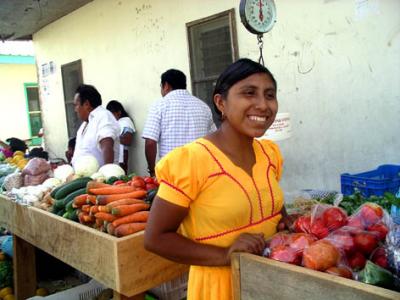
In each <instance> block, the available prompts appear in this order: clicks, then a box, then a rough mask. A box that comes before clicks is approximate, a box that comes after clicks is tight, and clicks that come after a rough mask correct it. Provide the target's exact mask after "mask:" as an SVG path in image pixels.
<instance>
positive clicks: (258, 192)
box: [251, 177, 264, 219]
mask: <svg viewBox="0 0 400 300" xmlns="http://www.w3.org/2000/svg"><path fill="white" fill-rule="evenodd" d="M251 180H252V181H253V184H254V187H255V188H256V191H257V195H258V203H259V205H260V212H261V219H264V212H263V209H262V200H261V193H260V191H259V190H258V187H257V185H256V182H255V181H254V178H253V177H251Z"/></svg>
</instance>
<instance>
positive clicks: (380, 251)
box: [371, 247, 389, 269]
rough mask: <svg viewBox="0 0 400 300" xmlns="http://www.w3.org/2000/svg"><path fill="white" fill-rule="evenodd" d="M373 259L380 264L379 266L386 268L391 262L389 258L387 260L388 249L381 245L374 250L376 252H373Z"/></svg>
mask: <svg viewBox="0 0 400 300" xmlns="http://www.w3.org/2000/svg"><path fill="white" fill-rule="evenodd" d="M371 261H372V262H373V263H374V264H376V265H378V266H380V267H382V268H384V269H388V268H389V263H388V260H387V256H386V251H385V249H384V248H382V247H379V248H377V249H376V250H375V251H374V253H373V254H372V257H371Z"/></svg>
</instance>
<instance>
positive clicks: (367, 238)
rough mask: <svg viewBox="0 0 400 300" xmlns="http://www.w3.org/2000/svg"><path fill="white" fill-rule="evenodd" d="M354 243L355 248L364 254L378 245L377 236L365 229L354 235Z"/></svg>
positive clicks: (370, 251)
mask: <svg viewBox="0 0 400 300" xmlns="http://www.w3.org/2000/svg"><path fill="white" fill-rule="evenodd" d="M354 243H355V245H356V248H357V250H359V251H361V252H362V253H364V254H365V255H369V254H371V253H372V251H374V249H375V248H376V247H377V246H378V238H377V237H376V236H375V234H373V233H370V232H367V231H365V232H360V233H357V234H356V235H355V236H354Z"/></svg>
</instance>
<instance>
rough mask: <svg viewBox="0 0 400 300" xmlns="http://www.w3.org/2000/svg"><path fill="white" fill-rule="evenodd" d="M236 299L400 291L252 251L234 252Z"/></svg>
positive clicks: (379, 298) (356, 299) (361, 297)
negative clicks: (295, 264) (268, 257)
mask: <svg viewBox="0 0 400 300" xmlns="http://www.w3.org/2000/svg"><path fill="white" fill-rule="evenodd" d="M232 281H233V289H234V296H235V297H234V299H235V300H240V299H243V300H259V299H265V300H267V299H271V300H272V299H273V300H293V299H307V300H330V299H335V300H383V299H397V300H399V299H400V293H397V292H395V291H391V290H388V289H384V288H380V287H376V286H373V285H369V284H365V283H362V282H358V281H355V280H350V279H346V278H342V277H338V276H334V275H330V274H327V273H323V272H317V271H314V270H310V269H307V268H303V267H299V266H294V265H290V264H286V263H282V262H278V261H274V260H271V259H267V258H265V257H260V256H256V255H252V254H246V253H240V254H239V253H238V254H234V258H233V262H232Z"/></svg>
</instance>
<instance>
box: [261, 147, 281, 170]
mask: <svg viewBox="0 0 400 300" xmlns="http://www.w3.org/2000/svg"><path fill="white" fill-rule="evenodd" d="M256 142H257V143H258V144H259V145H260V147H261V150H262V152H263V153H264V155H265V156H266V157H267V158H268V161H269V164H270V165H271V166H272V167H273V168H274V169H275V170H276V169H277V168H276V166H275V165H274V164H273V163H272V162H271V159H270V158H269V155H268V154H267V151H265V149H264V146H263V145H262V144H261V143H260V141H259V140H256Z"/></svg>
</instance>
